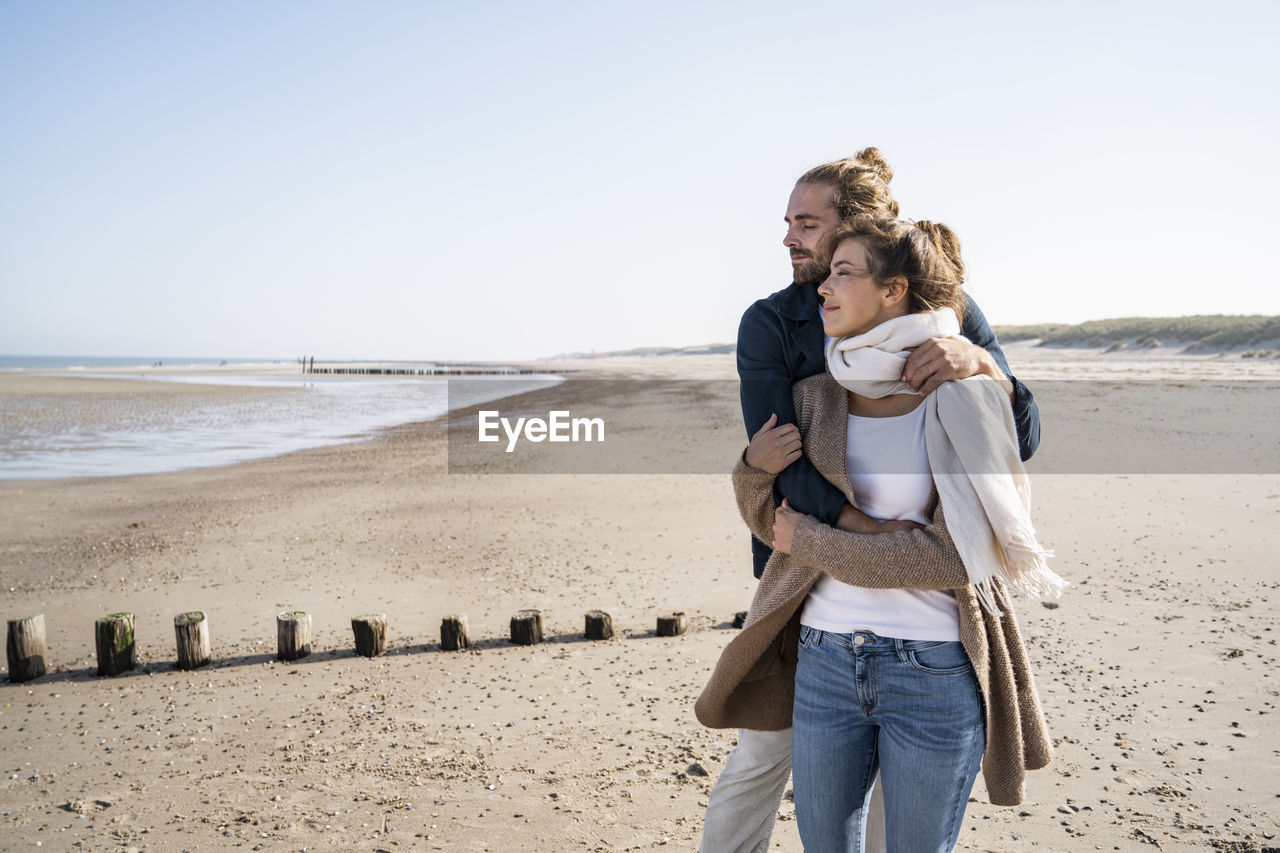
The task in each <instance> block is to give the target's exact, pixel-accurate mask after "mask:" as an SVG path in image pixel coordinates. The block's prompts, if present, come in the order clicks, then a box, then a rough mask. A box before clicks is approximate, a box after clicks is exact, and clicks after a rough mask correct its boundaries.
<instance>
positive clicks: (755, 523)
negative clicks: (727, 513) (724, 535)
mask: <svg viewBox="0 0 1280 853" xmlns="http://www.w3.org/2000/svg"><path fill="white" fill-rule="evenodd" d="M775 479H777V478H776V477H775V475H773V474H770V473H769V472H768V471H761V470H760V469H759V468H752V467H751V466H750V465H748V464H747V461H746V451H745V450H744V451H743V452H742V455H741V456H739V457H738V464H737V465H735V466H734V468H733V495H734V497H735V498H737V500H738V512H739V513H741V514H742V520H743V521H745V522H746V523H747V528H748V529H749V530H750V531H751V533H752V535H753V536H755V537H756V538H757V539H759V540H760V541H761V542H763V543H764V544H766V545H768V546H769V547H771V548H772V547H773V515H774V510H775V509H776V507H777V505H776V504H775V503H774V502H773V481H774V480H775Z"/></svg>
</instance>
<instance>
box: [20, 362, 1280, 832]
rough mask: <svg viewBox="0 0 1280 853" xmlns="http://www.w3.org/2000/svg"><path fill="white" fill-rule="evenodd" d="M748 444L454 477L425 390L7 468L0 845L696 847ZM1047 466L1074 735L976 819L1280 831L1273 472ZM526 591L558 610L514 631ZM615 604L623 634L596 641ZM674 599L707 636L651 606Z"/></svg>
mask: <svg viewBox="0 0 1280 853" xmlns="http://www.w3.org/2000/svg"><path fill="white" fill-rule="evenodd" d="M1036 356H1037V354H1036V353H1035V352H1033V351H1029V350H1028V351H1025V352H1022V351H1020V352H1019V354H1018V355H1017V356H1016V357H1015V365H1016V366H1017V367H1018V372H1019V373H1020V375H1022V376H1024V377H1026V378H1028V379H1032V378H1050V377H1057V376H1060V375H1062V373H1061V371H1062V369H1063V368H1062V365H1061V362H1062V360H1063V359H1060V358H1057V356H1049V357H1045V358H1044V359H1042V360H1041V361H1037V362H1033V361H1031V360H1032V359H1033V358H1035V357H1036ZM1075 357H1076V356H1075V355H1073V356H1072V358H1075ZM1055 359H1056V361H1055ZM1079 360H1080V361H1081V363H1083V364H1085V365H1088V364H1094V365H1095V367H1096V365H1098V364H1102V365H1104V367H1102V368H1097V369H1099V370H1101V371H1102V372H1103V373H1105V374H1107V375H1115V371H1114V368H1115V365H1117V364H1119V363H1120V362H1119V361H1118V360H1116V359H1111V360H1110V361H1106V362H1100V361H1098V360H1097V358H1096V357H1093V356H1089V355H1087V354H1080V355H1079ZM1192 363H1193V362H1192V361H1176V360H1175V362H1174V364H1175V365H1182V366H1183V367H1187V366H1188V365H1191V364H1192ZM1235 364H1237V365H1238V364H1239V362H1238V361H1237V362H1235ZM584 366H585V367H587V368H588V369H591V370H595V371H608V372H609V373H610V375H613V376H635V375H644V376H649V377H666V378H671V379H672V384H671V386H670V387H669V388H668V389H667V394H666V399H667V400H668V401H675V402H674V403H673V404H679V403H678V401H679V399H680V395H681V394H683V393H685V392H686V391H687V389H688V388H689V386H688V385H687V383H686V384H681V383H679V382H677V381H676V380H675V377H679V376H682V375H690V373H691V372H692V374H693V375H697V376H699V377H703V378H727V377H732V376H733V369H732V360H731V357H724V356H718V357H716V356H711V357H704V358H703V360H702V361H699V362H696V363H695V362H692V361H686V360H681V359H680V358H679V357H671V358H668V359H649V360H634V361H626V362H610V363H608V364H605V363H602V362H600V361H599V360H590V362H588V363H586V364H585V365H584ZM1081 369H1083V368H1081ZM1164 369H1167V368H1161V367H1150V366H1149V365H1148V366H1146V367H1142V366H1139V367H1134V366H1132V365H1131V366H1130V368H1129V370H1130V375H1133V373H1132V372H1133V371H1139V370H1148V371H1155V373H1156V374H1159V372H1160V371H1161V370H1164ZM1179 369H1182V368H1181V367H1180V368H1179ZM1194 369H1195V370H1196V371H1201V370H1209V371H1210V372H1211V371H1212V370H1219V371H1221V370H1223V369H1224V368H1222V367H1221V366H1218V367H1215V368H1200V367H1195V368H1194ZM46 381H48V382H51V383H52V382H57V381H58V380H46ZM77 381H81V382H83V381H91V380H83V379H82V380H77ZM584 387H585V388H587V389H589V388H590V385H587V386H584ZM654 387H655V389H656V390H655V393H657V390H660V386H657V385H655V386H654ZM727 387H729V386H728V385H726V384H724V383H713V384H709V385H707V386H706V388H707V391H706V394H704V395H702V396H701V397H700V398H699V399H698V400H697V401H696V402H689V403H687V404H686V405H690V406H698V407H699V410H700V411H707V412H709V413H712V414H713V415H715V416H716V417H722V418H723V419H724V420H726V421H727V422H728V423H727V424H726V425H725V426H724V427H723V431H717V430H709V431H708V434H707V435H706V436H705V441H707V442H716V441H723V440H724V437H725V434H726V433H725V432H724V431H728V432H736V431H737V430H738V429H739V427H738V426H737V421H736V406H737V401H736V397H735V396H734V395H732V394H730V393H726V392H725V391H724V389H725V388H727ZM717 389H718V390H717ZM565 393H568V394H575V393H577V394H586V393H587V390H566V391H565ZM707 395H718V396H717V397H716V399H714V400H712V401H711V402H710V403H708V400H707ZM566 403H567V404H568V405H570V406H572V405H573V404H575V403H576V404H578V405H579V406H581V407H589V405H590V400H567V401H566ZM1042 403H1043V404H1044V407H1045V408H1046V410H1048V411H1050V412H1051V411H1054V407H1055V405H1056V406H1058V407H1059V408H1062V407H1063V406H1064V401H1061V400H1059V401H1051V400H1046V401H1042ZM1071 403H1072V401H1066V404H1071ZM1050 426H1051V425H1050V424H1049V422H1048V421H1047V420H1046V438H1045V441H1046V442H1048V441H1050V435H1051V430H1050ZM731 462H732V459H731V458H730V459H726V460H725V473H724V474H722V475H716V476H700V475H647V476H609V475H575V476H564V475H559V476H558V475H520V474H488V475H480V474H471V475H460V474H449V473H448V472H447V470H446V458H445V442H444V428H443V426H442V425H441V424H439V423H428V424H418V425H410V426H406V427H402V428H399V429H396V430H392V431H389V432H387V433H385V434H383V435H380V436H379V437H377V438H375V439H372V440H369V441H365V442H361V443H358V444H349V445H342V446H338V447H329V448H321V449H317V450H311V451H305V452H301V453H295V454H291V455H288V456H283V457H278V458H274V459H268V460H264V461H259V462H252V463H247V464H242V465H237V466H232V467H226V468H213V469H205V470H199V471H190V472H181V473H173V474H161V475H148V476H137V477H119V478H109V479H80V480H63V481H48V482H4V483H0V554H3V557H2V562H0V567H2V572H0V580H2V582H3V595H4V598H3V601H4V608H3V610H4V611H5V612H4V615H5V617H6V618H14V617H18V616H22V615H26V614H28V613H32V612H43V613H44V614H45V616H46V621H47V623H48V638H49V658H50V663H51V672H50V674H49V675H47V676H45V677H42V678H40V679H38V680H37V681H34V682H31V683H27V684H11V683H8V682H5V683H3V684H0V712H2V715H0V771H2V775H0V850H20V849H21V850H28V849H32V848H33V847H35V846H36V845H37V844H40V845H41V847H42V848H43V849H46V850H49V849H52V850H72V849H80V850H118V849H137V850H156V851H167V850H217V849H235V848H240V849H246V850H258V849H261V850H302V849H306V850H370V851H372V850H398V849H422V850H494V851H506V850H520V849H527V850H546V851H559V850H628V849H630V850H637V849H651V848H655V847H659V846H667V847H673V848H676V849H693V848H694V847H696V845H697V840H698V836H699V832H700V827H701V820H702V812H703V809H704V807H705V804H706V797H707V792H708V791H709V790H710V788H711V785H712V784H713V782H714V780H715V777H716V774H717V773H718V772H719V770H720V768H721V767H722V765H723V759H724V756H725V755H726V753H727V752H728V751H729V749H730V748H732V746H733V743H734V739H735V735H734V733H733V732H730V731H710V730H707V729H704V728H702V727H701V726H699V725H698V723H697V722H696V721H695V720H694V718H693V713H692V703H693V700H694V698H695V697H696V696H697V694H698V692H699V690H700V689H701V687H702V685H703V683H704V681H705V679H706V678H707V676H708V674H709V673H710V670H711V667H712V665H713V663H714V661H715V659H716V656H717V655H718V654H719V651H720V649H721V648H722V647H723V646H724V645H725V643H727V642H728V640H729V639H730V637H731V636H732V635H733V633H734V631H733V629H732V628H731V627H730V624H729V623H730V620H731V619H732V616H733V613H734V612H735V611H738V610H743V609H745V608H746V606H747V604H748V603H749V601H750V598H751V593H752V589H753V585H754V581H753V580H752V578H751V572H750V557H749V549H748V540H747V535H746V532H745V529H744V528H743V526H742V523H741V521H740V520H739V519H738V518H737V514H736V510H735V508H734V502H733V499H732V492H731V488H730V484H729V478H728V473H727V472H728V469H729V465H730V463H731ZM1035 489H1036V506H1037V521H1038V526H1039V528H1040V531H1041V534H1042V538H1043V540H1044V541H1045V542H1046V543H1047V544H1049V545H1050V546H1051V547H1055V548H1056V549H1057V551H1058V554H1059V557H1058V560H1057V568H1058V569H1059V570H1060V571H1061V572H1062V573H1063V574H1064V575H1065V576H1067V577H1068V578H1069V579H1071V580H1072V581H1073V582H1074V583H1075V586H1074V587H1073V588H1072V589H1071V590H1070V591H1069V592H1068V594H1067V596H1066V597H1065V598H1064V599H1063V600H1062V602H1061V604H1060V606H1059V607H1057V608H1055V609H1047V608H1044V607H1041V606H1040V605H1035V606H1034V607H1027V606H1024V607H1023V608H1022V611H1021V615H1022V618H1023V622H1024V629H1025V632H1026V634H1027V635H1028V637H1029V644H1030V651H1031V655H1032V659H1033V662H1034V664H1035V666H1036V671H1037V675H1038V680H1039V685H1040V690H1041V695H1042V698H1043V701H1044V705H1045V708H1046V712H1047V714H1048V717H1049V723H1050V728H1051V731H1052V733H1053V734H1054V736H1055V738H1056V740H1057V743H1058V754H1057V758H1056V760H1055V762H1054V763H1053V764H1052V765H1051V766H1050V767H1049V768H1048V769H1046V770H1042V771H1038V772H1035V773H1032V774H1031V775H1030V777H1029V780H1028V791H1027V800H1026V802H1025V804H1024V805H1023V806H1021V807H1018V808H998V807H993V806H990V805H988V804H987V803H986V802H985V794H984V792H983V790H982V786H981V781H979V785H978V788H977V789H976V790H975V792H974V797H975V801H974V802H971V803H970V806H969V810H968V813H967V815H966V818H965V822H964V830H963V832H962V835H961V840H960V848H961V849H970V850H987V851H1001V853H1003V851H1023V850H1027V851H1030V850H1040V851H1074V850H1095V849H1100V850H1150V849H1159V850H1164V851H1193V850H1195V851H1199V850H1210V849H1216V850H1229V851H1254V850H1265V849H1273V848H1274V847H1275V846H1280V840H1277V839H1276V835H1277V833H1280V817H1278V815H1280V778H1278V774H1277V773H1276V770H1275V767H1276V766H1277V751H1278V750H1280V734H1278V732H1277V727H1276V716H1275V712H1276V702H1277V695H1278V688H1280V684H1277V681H1276V678H1277V676H1276V653H1277V649H1276V633H1275V631H1274V629H1275V627H1276V608H1275V604H1274V600H1275V597H1276V595H1277V591H1276V587H1277V586H1278V585H1280V578H1278V576H1277V572H1276V568H1275V566H1276V557H1275V554H1276V552H1277V546H1278V545H1280V542H1278V541H1277V540H1278V539H1280V528H1278V525H1277V514H1278V513H1280V477H1277V476H1273V475H1266V476H1226V475H1218V476H1203V475H1202V476H1184V477H1170V476H1150V475H1148V476H1122V475H1111V476H1103V475H1094V476H1083V475H1045V476H1040V477H1037V478H1036V482H1035ZM530 607H532V608H538V609H540V610H542V612H543V616H544V619H545V621H546V630H547V633H548V634H549V635H550V636H549V639H548V642H546V643H544V644H543V645H540V646H534V647H517V646H512V645H510V644H509V643H508V642H507V641H506V636H507V629H508V620H509V618H510V616H511V615H512V614H513V613H514V612H515V611H517V610H519V609H522V608H530ZM294 608H298V609H305V610H308V611H310V612H311V613H312V615H313V619H314V622H315V626H316V644H315V645H316V651H315V652H314V653H313V654H312V655H311V656H310V657H308V658H306V659H303V660H301V661H297V662H292V663H281V662H278V661H276V660H275V655H274V652H275V628H274V618H275V614H276V613H277V612H278V611H280V610H284V609H294ZM594 608H600V609H603V610H606V611H608V612H609V613H611V614H612V617H613V623H614V626H615V629H616V630H617V632H618V635H617V636H616V637H615V638H614V639H612V640H609V641H604V642H588V641H585V640H584V639H582V637H581V632H582V622H583V613H584V612H585V611H587V610H589V609H594ZM192 609H201V610H204V611H206V612H207V613H208V616H209V622H210V626H211V634H212V638H213V653H214V657H215V659H216V660H215V663H214V664H213V665H212V666H210V667H208V668H205V669H201V670H198V671H195V672H181V671H177V670H176V669H175V667H174V658H175V654H174V640H173V628H172V619H173V616H174V615H175V614H177V613H180V612H182V611H186V610H192ZM119 610H130V611H133V612H134V613H136V614H137V636H138V645H139V663H140V666H139V668H138V669H137V670H136V671H135V672H134V673H133V674H129V675H125V676H120V677H116V678H109V679H100V678H98V677H96V675H95V674H94V673H95V666H96V663H95V661H94V659H93V657H92V653H93V633H92V630H93V620H94V619H95V618H96V617H98V616H100V615H102V614H105V613H109V612H114V611H119ZM673 610H683V611H685V612H686V613H687V614H688V616H689V624H690V627H689V631H688V633H687V634H685V635H684V636H681V637H676V638H659V637H656V636H654V634H653V628H654V624H655V619H656V617H657V616H658V615H659V614H662V613H667V612H671V611H673ZM370 611H384V612H386V613H387V614H388V616H389V620H390V635H391V643H390V644H391V649H390V650H389V652H388V654H387V655H386V656H384V657H380V658H375V659H365V658H361V657H357V656H355V655H354V653H353V652H352V651H351V634H350V629H349V618H350V617H351V616H352V615H356V614H359V613H366V612H370ZM450 613H465V614H466V615H467V616H468V617H469V620H470V626H471V633H472V636H473V638H475V639H476V641H477V642H476V643H475V646H474V648H473V649H472V650H471V651H468V652H462V653H449V652H442V651H441V650H440V649H439V646H438V640H439V624H440V620H441V618H442V617H443V616H445V615H447V614H450ZM793 815H794V809H793V808H792V806H791V805H790V803H789V802H787V803H784V806H783V809H782V811H781V813H780V815H779V821H778V824H777V827H776V831H775V833H774V849H778V850H784V851H798V850H799V849H800V844H799V839H798V835H797V833H796V830H795V822H794V817H793Z"/></svg>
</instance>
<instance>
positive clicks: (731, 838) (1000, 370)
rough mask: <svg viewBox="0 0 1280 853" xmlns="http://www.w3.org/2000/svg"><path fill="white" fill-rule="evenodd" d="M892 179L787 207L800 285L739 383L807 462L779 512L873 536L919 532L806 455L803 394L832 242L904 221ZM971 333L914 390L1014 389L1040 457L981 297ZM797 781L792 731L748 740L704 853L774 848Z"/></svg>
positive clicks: (930, 357)
mask: <svg viewBox="0 0 1280 853" xmlns="http://www.w3.org/2000/svg"><path fill="white" fill-rule="evenodd" d="M892 178H893V171H892V170H891V169H890V168H889V164H888V163H886V162H885V161H884V158H883V157H882V156H881V155H880V152H879V151H878V150H876V149H875V148H867V149H865V150H863V151H861V152H859V153H858V155H857V156H856V157H850V158H846V159H844V160H838V161H835V162H832V163H826V164H823V165H821V166H817V167H815V168H813V169H810V170H809V171H808V172H806V173H805V174H804V175H802V176H801V177H800V179H799V180H798V181H797V182H796V185H795V189H794V190H793V191H792V193H791V197H790V199H789V200H788V203H787V213H786V217H785V221H786V223H787V233H786V237H785V238H784V239H783V241H782V242H783V245H784V246H786V247H787V249H788V250H789V251H790V253H791V267H792V276H793V282H792V284H791V285H790V286H788V287H786V288H784V289H782V290H780V291H778V292H777V293H774V294H773V295H771V296H769V297H767V298H765V299H761V300H759V301H757V302H756V303H755V304H753V305H752V306H751V307H750V308H748V309H747V311H746V313H744V314H743V316H742V322H741V324H740V325H739V327H738V355H737V358H738V378H739V380H740V385H741V392H740V394H741V401H742V417H743V421H744V423H745V425H746V428H747V435H748V436H751V435H753V434H755V433H756V432H757V431H759V430H768V431H769V432H770V434H771V436H772V437H773V438H774V440H777V441H779V442H782V443H785V444H787V445H788V446H790V447H792V448H793V455H794V456H795V460H794V461H793V462H792V463H791V464H790V465H788V466H787V468H786V469H785V470H784V471H783V472H782V473H781V474H780V475H779V476H778V478H777V480H776V491H777V495H776V497H777V499H778V501H779V503H781V501H782V499H783V498H786V499H787V500H788V502H789V503H790V504H791V506H792V507H793V508H794V509H796V510H797V511H798V512H802V513H806V514H808V515H812V516H815V517H816V518H818V519H819V520H820V521H823V522H825V523H827V524H831V525H834V526H837V527H840V528H843V529H845V530H850V531H853V532H857V533H868V534H870V533H879V532H884V531H886V530H893V529H897V527H898V526H900V525H903V524H909V522H886V523H881V522H879V521H877V520H876V519H873V518H870V517H868V516H866V515H864V514H862V513H861V512H859V511H858V510H857V509H855V508H854V507H853V506H851V505H850V504H849V503H848V502H847V501H846V500H845V498H844V495H843V493H842V492H841V491H840V490H839V489H838V488H836V487H835V486H834V485H832V484H831V483H829V482H827V480H826V479H825V478H823V477H822V475H820V474H819V473H818V472H817V471H816V470H814V468H813V466H812V465H811V464H810V463H809V461H808V460H807V459H806V458H805V457H804V456H803V455H801V454H799V452H798V450H796V449H794V448H798V441H797V439H798V432H797V430H796V427H795V426H794V424H795V409H794V406H793V404H792V399H791V386H792V385H794V384H795V383H796V382H798V381H800V380H801V379H804V378H806V377H808V376H812V375H813V374H815V373H820V372H821V371H823V370H824V369H825V368H826V356H825V344H826V339H825V337H824V335H823V331H822V320H821V317H820V314H819V305H820V301H819V298H818V291H817V287H818V285H819V284H820V283H822V281H823V280H824V279H826V277H827V274H828V271H829V270H828V267H829V265H830V263H831V252H832V250H833V249H834V247H833V246H832V245H831V237H832V235H833V234H834V232H835V229H836V228H837V227H838V226H839V225H840V223H841V221H842V220H845V219H849V218H852V217H853V216H857V215H858V214H860V213H871V214H875V215H880V216H894V217H896V216H897V215H898V204H897V202H896V201H894V200H893V196H892V193H891V192H890V191H889V182H890V180H892ZM961 332H962V334H963V335H964V336H965V338H967V339H968V341H969V342H966V341H961V340H956V339H933V340H930V341H928V342H927V343H925V344H923V345H922V346H920V347H918V348H916V350H915V351H914V352H913V353H912V354H911V356H910V357H909V358H908V360H907V364H906V368H905V369H904V371H903V381H904V382H906V383H907V384H908V385H910V386H911V388H912V389H913V390H915V391H917V392H919V393H921V394H923V395H928V394H930V393H932V392H933V390H934V389H935V388H937V387H938V386H939V385H940V384H942V383H943V382H947V381H950V380H954V379H963V378H965V377H968V376H975V375H977V374H986V375H988V376H991V377H993V378H995V379H998V380H1000V381H1002V382H1004V383H1005V385H1006V388H1010V389H1011V390H1010V404H1011V406H1012V409H1013V416H1014V423H1015V425H1016V426H1017V430H1018V443H1019V451H1020V455H1021V456H1022V459H1023V461H1025V460H1027V459H1029V458H1030V457H1031V455H1032V454H1033V453H1035V451H1036V447H1037V446H1038V445H1039V443H1040V415H1039V411H1038V409H1037V408H1036V404H1035V400H1034V398H1033V397H1032V396H1031V392H1030V391H1028V390H1027V388H1026V386H1024V385H1023V384H1022V383H1020V382H1018V381H1017V380H1016V379H1014V378H1013V376H1012V375H1010V373H1009V365H1008V362H1007V361H1006V360H1005V357H1004V353H1003V351H1001V349H1000V344H999V342H997V340H996V337H995V333H994V332H992V331H991V326H990V325H989V324H988V323H987V320H986V318H985V317H984V316H983V314H982V312H981V311H980V310H979V309H978V306H977V305H975V304H974V302H973V300H972V299H969V300H968V305H967V308H966V310H965V317H964V324H963V327H962V329H961ZM970 342H971V343H970ZM749 461H750V460H748V462H749ZM751 549H752V557H753V562H754V570H755V575H756V577H757V578H758V577H760V575H761V573H762V572H763V571H764V565H765V563H766V562H767V561H768V559H769V554H770V550H769V548H768V546H766V545H765V544H764V543H763V542H760V541H759V540H757V539H755V538H752V540H751ZM790 773H791V732H790V730H783V731H778V732H758V731H752V730H748V729H742V730H740V731H739V733H738V746H737V747H735V748H734V750H733V752H731V753H730V754H729V757H728V759H727V760H726V761H725V767H724V771H723V772H722V773H721V774H720V778H719V779H718V780H717V782H716V786H715V789H714V790H713V791H712V793H711V797H710V800H709V803H708V806H707V816H706V823H705V826H704V829H703V838H702V851H703V853H727V851H751V853H756V851H764V850H767V849H768V846H769V839H770V836H771V834H772V832H773V823H774V820H775V816H776V814H777V810H778V805H779V803H780V802H781V800H782V795H783V793H784V791H785V790H786V785H787V778H788V777H789V776H790ZM871 811H872V814H873V815H874V814H875V813H876V812H878V811H879V809H878V808H875V807H874V806H873V808H872V810H871ZM882 832H883V829H882V827H879V826H874V827H872V828H871V830H869V833H868V834H869V836H871V837H870V838H869V839H868V841H869V845H870V847H869V849H873V850H879V849H883V840H882V838H876V837H875V836H876V835H877V834H882Z"/></svg>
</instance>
